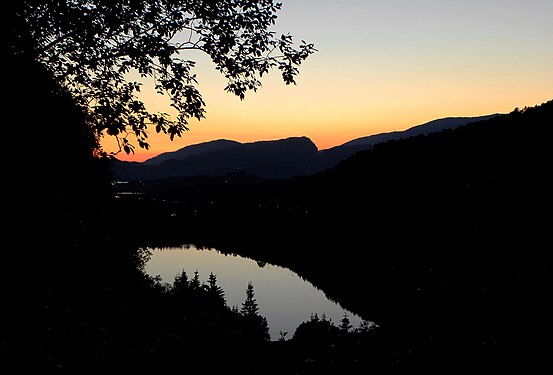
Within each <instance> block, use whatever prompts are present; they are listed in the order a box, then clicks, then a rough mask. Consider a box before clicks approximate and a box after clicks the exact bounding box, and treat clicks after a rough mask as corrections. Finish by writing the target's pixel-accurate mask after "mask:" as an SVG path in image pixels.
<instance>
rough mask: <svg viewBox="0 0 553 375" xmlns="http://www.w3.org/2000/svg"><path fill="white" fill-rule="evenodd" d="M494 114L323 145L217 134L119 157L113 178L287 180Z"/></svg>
mask: <svg viewBox="0 0 553 375" xmlns="http://www.w3.org/2000/svg"><path fill="white" fill-rule="evenodd" d="M494 116H497V114H493V115H486V116H478V117H447V118H442V119H437V120H433V121H430V122H427V123H424V124H421V125H417V126H413V127H411V128H409V129H407V130H403V131H394V132H388V133H380V134H375V135H371V136H367V137H361V138H356V139H353V140H351V141H349V142H346V143H344V144H342V145H340V146H336V147H332V148H329V149H325V150H318V149H317V146H316V145H315V144H314V143H313V142H312V141H311V140H310V139H309V138H307V137H290V138H285V139H280V140H273V141H257V142H250V143H240V142H237V141H233V140H226V139H219V140H214V141H210V142H204V143H199V144H194V145H190V146H186V147H183V148H181V149H179V150H176V151H173V152H165V153H162V154H159V155H158V156H155V157H153V158H151V159H148V160H145V161H144V162H142V163H138V162H122V161H118V162H116V163H115V164H114V168H113V171H114V174H115V176H116V178H117V179H118V180H126V181H132V180H143V181H146V180H156V179H162V178H172V177H191V176H199V175H209V176H217V175H225V174H230V173H238V172H242V173H247V174H251V175H254V176H256V177H261V178H268V179H286V178H291V177H294V176H301V175H309V174H313V173H316V172H320V171H323V170H326V169H328V168H332V167H334V166H335V165H337V164H338V163H339V162H340V161H342V160H344V159H346V158H348V157H350V156H352V155H354V154H355V153H357V152H359V151H362V150H368V149H371V148H372V147H373V146H374V145H375V144H378V143H382V142H386V141H389V140H398V139H404V138H408V137H413V136H417V135H427V134H430V133H435V132H440V131H442V130H446V129H454V128H457V127H459V126H463V125H466V124H468V123H471V122H475V121H480V120H487V119H490V118H492V117H494Z"/></svg>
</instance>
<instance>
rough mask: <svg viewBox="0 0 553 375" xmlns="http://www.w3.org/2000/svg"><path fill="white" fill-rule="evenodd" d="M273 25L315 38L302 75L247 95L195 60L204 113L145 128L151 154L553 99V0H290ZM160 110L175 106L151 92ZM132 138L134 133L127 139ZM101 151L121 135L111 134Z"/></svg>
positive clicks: (397, 125)
mask: <svg viewBox="0 0 553 375" xmlns="http://www.w3.org/2000/svg"><path fill="white" fill-rule="evenodd" d="M281 2H282V3H283V9H282V10H281V11H280V12H279V13H278V14H277V15H278V19H277V24H276V26H275V31H277V32H279V33H290V34H291V35H292V36H293V37H294V39H295V40H296V41H298V42H299V41H300V40H302V39H303V40H306V41H307V42H309V43H314V44H315V48H317V50H318V52H316V53H315V54H314V55H312V56H310V57H309V58H308V60H307V61H305V62H304V63H303V64H302V65H301V67H300V75H299V76H298V77H297V80H296V81H297V85H286V84H285V83H284V82H283V81H282V79H281V76H280V75H279V72H278V71H277V70H275V71H273V72H271V73H270V74H269V75H268V76H266V77H264V79H263V80H262V82H263V87H262V88H261V89H260V90H258V91H257V92H255V93H254V92H249V93H248V94H247V95H246V98H245V99H244V100H243V101H241V100H240V99H239V98H238V97H236V96H234V95H233V94H230V93H227V92H225V91H224V87H225V86H226V80H225V79H224V77H222V76H221V74H220V73H219V72H217V71H216V70H215V69H214V66H213V64H212V63H211V61H209V59H208V58H207V57H206V56H204V55H202V54H200V53H195V54H194V55H191V56H188V57H187V58H190V59H192V60H195V61H197V68H196V71H195V73H196V74H197V75H198V81H199V86H198V88H199V90H200V92H201V93H202V96H203V98H204V101H205V102H206V118H205V119H202V120H201V121H197V120H191V121H190V124H189V127H190V131H188V132H185V133H184V134H183V135H182V137H181V138H178V137H177V138H175V139H174V140H173V141H170V140H169V138H168V137H167V136H166V135H158V134H156V133H155V131H154V130H153V129H152V130H150V131H149V138H148V139H149V143H150V145H151V148H150V150H148V151H145V150H143V149H140V148H138V147H137V148H136V150H135V153H134V154H131V155H126V154H124V153H120V154H118V155H117V158H118V159H120V160H133V161H144V160H146V159H149V158H151V157H154V156H156V155H158V154H160V153H163V152H168V151H174V150H177V149H180V148H182V147H185V146H188V145H192V144H197V143H201V142H207V141H211V140H215V139H229V140H235V141H239V142H254V141H261V140H274V139H282V138H287V137H296V136H307V137H309V138H310V139H311V140H312V141H313V142H314V143H315V144H316V145H317V147H318V148H319V150H323V149H327V148H330V147H334V146H338V145H341V144H343V143H345V142H348V141H350V140H352V139H355V138H359V137H364V136H368V135H372V134H378V133H383V132H389V131H396V130H405V129H407V128H410V127H412V126H415V125H419V124H422V123H425V122H428V121H431V120H434V119H437V118H443V117H472V116H481V115H488V114H493V113H508V112H510V111H512V110H513V109H515V108H517V107H518V108H523V107H525V106H534V105H538V104H542V103H544V102H546V101H548V100H551V99H553V22H552V21H551V20H552V19H553V1H552V0H519V1H515V0H462V1H460V0H453V1H452V0H417V1H414V0H378V1H373V0H284V1H281ZM142 95H143V97H141V98H142V99H143V100H144V101H145V102H146V104H147V105H148V108H149V109H150V110H153V111H162V112H168V113H170V114H171V113H172V112H171V110H170V107H169V106H168V103H167V99H166V98H164V97H159V96H157V95H155V94H154V93H153V91H152V90H149V89H148V87H147V85H146V86H145V89H144V90H143V93H142ZM131 140H132V139H131ZM102 146H103V148H104V150H105V151H108V152H110V151H115V150H116V147H115V142H114V140H113V139H112V138H111V137H104V138H103V140H102Z"/></svg>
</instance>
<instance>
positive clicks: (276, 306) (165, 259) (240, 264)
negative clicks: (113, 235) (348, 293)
mask: <svg viewBox="0 0 553 375" xmlns="http://www.w3.org/2000/svg"><path fill="white" fill-rule="evenodd" d="M150 250H151V251H152V257H151V259H150V260H149V261H148V263H147V264H146V267H145V271H146V273H147V274H149V275H151V276H156V275H159V276H160V277H161V279H162V281H163V282H167V283H172V282H173V280H174V279H175V276H176V275H177V274H178V273H180V272H181V271H182V270H184V271H186V274H187V275H188V276H189V277H192V276H193V275H194V272H195V271H196V270H197V271H198V272H199V276H200V280H201V281H202V282H205V281H207V278H208V276H209V273H210V272H213V273H214V274H215V275H216V276H217V283H218V285H219V286H221V287H222V288H223V290H224V291H225V298H226V301H227V304H228V305H229V306H237V307H238V308H240V307H241V305H242V302H243V301H244V298H245V296H246V293H245V290H246V287H247V284H248V281H252V283H253V286H254V290H255V298H256V300H257V303H258V304H259V313H260V314H261V315H263V316H265V317H266V318H267V321H268V323H269V329H270V334H271V339H272V340H277V339H278V338H279V337H280V334H279V332H280V331H282V332H288V334H287V336H286V339H289V338H291V337H292V335H293V334H294V331H295V329H296V328H297V326H298V325H299V324H300V323H301V322H304V321H307V320H309V317H310V316H311V314H315V313H316V314H318V315H319V317H321V316H322V315H323V314H325V315H326V317H327V318H328V319H330V320H332V322H333V323H334V324H335V325H339V324H340V320H341V319H342V317H343V315H344V313H347V315H348V317H349V319H350V321H351V323H352V325H353V327H358V326H359V322H360V318H359V317H358V316H357V315H354V314H352V313H351V312H349V311H346V310H344V309H343V308H341V307H340V306H339V305H338V304H336V303H334V302H332V301H330V300H329V299H327V298H326V296H325V295H324V293H323V292H322V291H320V290H318V289H317V288H315V287H314V286H313V285H312V284H311V283H309V282H308V281H305V280H303V279H302V278H300V277H299V276H298V275H297V274H295V273H294V272H292V271H291V270H289V269H287V268H283V267H279V266H274V265H271V264H266V265H265V266H263V267H260V265H258V263H257V262H256V261H254V260H251V259H247V258H242V257H240V256H234V255H225V254H223V253H220V252H218V251H217V250H214V249H209V250H208V249H205V250H198V249H197V248H196V247H194V246H192V245H184V246H181V247H170V248H163V249H160V248H154V249H150Z"/></svg>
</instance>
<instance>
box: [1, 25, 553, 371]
mask: <svg viewBox="0 0 553 375" xmlns="http://www.w3.org/2000/svg"><path fill="white" fill-rule="evenodd" d="M12 26H13V25H12ZM20 36H21V37H22V38H23V37H24V35H20ZM25 43H26V41H25V40H23V41H20V43H19V45H20V46H21V45H25ZM16 44H17V43H16ZM7 52H8V53H7V54H6V56H5V61H4V62H5V69H6V71H7V72H19V73H20V74H7V75H6V77H5V88H6V92H7V93H9V95H7V98H6V106H5V108H6V111H5V112H6V113H5V117H4V124H5V131H6V133H5V134H4V138H3V141H4V144H5V148H6V149H9V150H12V153H11V154H6V156H5V165H6V168H5V170H4V171H5V175H6V178H5V180H4V184H5V190H4V200H5V205H4V211H3V212H4V214H5V220H4V223H5V224H4V231H3V233H4V234H5V236H4V243H5V245H4V246H3V254H2V255H3V257H2V270H1V272H0V274H1V276H2V279H1V280H0V285H2V291H1V296H2V309H1V311H2V317H1V325H2V326H1V330H0V335H1V336H0V350H1V355H2V359H3V362H2V366H3V369H10V370H9V371H12V372H13V373H25V374H27V373H76V374H121V373H163V372H172V373H173V372H184V373H187V372H189V373H194V372H202V373H206V374H207V373H209V374H214V373H240V374H244V373H245V374H271V373H274V374H321V373H337V374H355V373H363V374H366V373H373V374H390V373H391V374H407V373H409V374H412V373H426V374H429V373H432V374H455V373H459V374H461V373H462V374H466V373H493V374H505V373H516V374H519V373H538V372H540V373H541V372H545V371H546V369H547V367H548V364H549V363H548V359H549V343H548V341H549V335H550V326H551V323H550V315H551V310H550V308H549V307H548V305H549V304H548V299H549V296H550V288H549V286H548V285H549V284H548V281H550V270H551V263H550V260H549V253H550V251H551V250H550V245H549V244H550V238H549V237H550V233H551V229H550V223H551V220H550V217H549V216H550V208H551V184H550V181H551V170H552V169H551V139H552V137H551V123H552V118H553V114H552V107H553V102H551V101H550V102H547V103H544V104H543V105H540V106H536V107H530V108H524V109H523V110H515V111H513V112H512V113H510V114H508V115H505V116H498V117H496V118H493V119H491V120H488V121H485V122H480V123H474V124H471V125H466V126H464V127H462V128H459V129H456V130H453V131H445V132H441V133H438V134H432V135H428V136H419V137H414V138H410V139H406V140H402V141H393V142H387V143H383V144H380V145H378V146H375V148H374V149H373V150H371V151H367V152H362V153H359V154H356V155H355V156H353V157H352V158H350V159H348V160H345V161H344V162H342V163H341V164H340V165H338V166H337V167H335V168H333V169H331V170H328V171H326V172H323V173H320V174H317V175H313V176H306V177H302V178H297V179H294V180H286V181H264V180H258V179H255V178H252V177H251V176H223V177H220V178H215V179H203V178H200V177H199V178H196V179H194V180H186V181H157V182H155V183H152V184H146V185H141V186H140V187H139V188H140V189H141V191H142V192H143V193H144V194H141V195H134V196H123V195H118V194H114V193H117V192H114V191H113V185H112V178H111V175H110V165H109V161H108V160H106V159H103V158H101V157H98V155H96V154H95V153H94V151H95V150H97V147H98V145H97V139H96V137H94V136H93V135H91V134H93V133H91V131H90V129H89V128H87V127H86V125H85V123H86V122H85V121H83V116H84V114H83V113H82V111H81V109H80V107H78V106H76V105H75V103H74V101H73V100H72V98H71V96H69V95H68V93H67V92H66V91H65V90H64V89H62V88H61V87H60V86H59V85H58V84H57V83H56V82H55V81H54V80H52V77H51V76H50V75H49V74H48V73H47V72H46V71H45V70H44V69H43V68H42V67H41V66H40V65H38V64H37V63H35V62H34V61H35V59H34V56H30V55H27V54H26V53H25V49H22V50H21V51H20V50H18V53H13V50H8V51H7ZM22 72H24V74H21V73H22ZM177 187H178V188H177ZM117 196H119V198H116V197H117ZM184 242H191V243H196V244H197V245H203V246H213V247H216V248H218V249H220V250H221V251H226V252H235V253H240V254H241V255H245V256H249V257H252V258H254V259H256V260H259V261H269V262H271V263H275V264H281V265H285V266H287V267H290V268H292V269H293V270H295V271H296V272H298V273H299V274H300V275H302V276H303V277H305V278H307V279H308V280H310V281H312V282H314V283H315V284H316V285H317V286H319V287H320V288H321V289H322V290H324V291H325V292H326V293H327V294H328V295H329V296H331V297H332V298H333V299H335V300H338V301H340V302H341V303H342V304H343V305H345V306H346V307H347V308H348V309H349V310H351V311H353V312H355V313H357V314H359V315H361V317H362V318H364V319H365V320H366V321H374V322H375V323H376V324H377V325H378V327H377V328H373V329H371V328H370V327H360V328H358V329H353V328H349V327H348V324H347V321H344V322H341V323H340V325H338V326H335V325H334V324H331V323H330V322H329V321H327V320H326V319H324V318H323V317H318V316H312V317H306V322H305V323H304V324H302V325H300V326H299V327H298V328H297V330H296V331H295V332H294V334H293V335H292V334H291V336H290V337H288V338H286V340H283V341H274V342H271V341H268V340H267V335H266V325H265V321H264V319H263V317H260V316H259V315H258V314H257V311H256V305H255V296H254V295H253V290H249V292H247V293H246V294H245V300H244V305H243V306H242V307H243V308H242V309H239V310H236V309H232V308H229V307H228V306H226V304H225V301H224V298H223V294H222V293H224V291H222V290H220V288H218V287H217V283H216V279H208V280H198V279H197V278H195V276H192V275H185V274H182V275H181V277H179V278H177V279H176V280H175V283H174V284H173V285H172V286H170V287H168V286H164V285H162V284H160V283H159V282H158V281H157V280H155V279H152V278H150V277H148V276H146V275H145V274H144V273H143V271H142V267H143V265H144V262H145V261H146V259H147V258H146V257H145V256H147V254H145V253H144V252H141V251H140V250H139V249H140V248H141V247H144V246H148V245H156V244H159V245H161V244H165V245H168V244H171V243H174V244H181V243H184ZM538 369H539V371H538Z"/></svg>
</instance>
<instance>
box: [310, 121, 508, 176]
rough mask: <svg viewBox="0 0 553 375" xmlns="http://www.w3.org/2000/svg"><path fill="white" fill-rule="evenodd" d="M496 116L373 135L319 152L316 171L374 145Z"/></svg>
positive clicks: (430, 123)
mask: <svg viewBox="0 0 553 375" xmlns="http://www.w3.org/2000/svg"><path fill="white" fill-rule="evenodd" d="M497 115H498V114H492V115H486V116H477V117H446V118H442V119H438V120H433V121H430V122H427V123H424V124H421V125H417V126H413V127H411V128H409V129H407V130H402V131H394V132H389V133H380V134H374V135H370V136H367V137H361V138H356V139H353V140H351V141H349V142H346V143H344V144H342V145H340V146H336V147H332V148H329V149H326V150H322V151H321V152H320V154H321V155H320V158H319V165H318V170H319V171H322V170H325V169H328V168H331V167H333V166H335V165H336V164H338V163H339V162H340V161H342V160H344V159H346V158H348V157H350V156H352V155H354V154H355V153H357V152H359V151H362V150H368V149H371V148H372V147H373V146H374V145H376V144H378V143H382V142H386V141H391V140H397V139H405V138H409V137H414V136H417V135H421V134H422V135H427V134H430V133H437V132H440V131H442V130H448V129H455V128H458V127H459V126H463V125H466V124H469V123H471V122H475V121H482V120H488V119H490V118H492V117H495V116H497Z"/></svg>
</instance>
